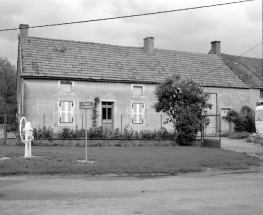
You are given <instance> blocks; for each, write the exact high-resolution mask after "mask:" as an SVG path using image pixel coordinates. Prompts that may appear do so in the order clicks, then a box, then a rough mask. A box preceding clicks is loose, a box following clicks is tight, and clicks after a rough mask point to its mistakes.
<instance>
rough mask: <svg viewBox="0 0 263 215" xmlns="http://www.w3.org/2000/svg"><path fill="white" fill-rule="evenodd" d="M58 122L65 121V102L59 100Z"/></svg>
mask: <svg viewBox="0 0 263 215" xmlns="http://www.w3.org/2000/svg"><path fill="white" fill-rule="evenodd" d="M60 122H66V102H65V101H61V102H60Z"/></svg>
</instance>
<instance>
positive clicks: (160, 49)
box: [28, 36, 213, 56]
mask: <svg viewBox="0 0 263 215" xmlns="http://www.w3.org/2000/svg"><path fill="white" fill-rule="evenodd" d="M28 38H29V39H30V38H35V39H42V40H52V41H64V42H74V43H82V44H96V45H105V46H111V47H123V48H143V46H123V45H112V44H108V43H95V42H86V41H79V40H65V39H55V38H45V37H34V36H29V37H28ZM154 50H159V51H169V52H176V53H178V52H179V53H189V54H199V55H204V56H208V55H209V56H213V55H211V54H206V53H200V52H189V51H179V50H171V49H162V48H154Z"/></svg>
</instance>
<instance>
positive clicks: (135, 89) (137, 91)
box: [132, 85, 144, 97]
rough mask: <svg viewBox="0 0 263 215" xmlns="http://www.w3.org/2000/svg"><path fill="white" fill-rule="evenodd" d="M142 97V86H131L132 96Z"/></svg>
mask: <svg viewBox="0 0 263 215" xmlns="http://www.w3.org/2000/svg"><path fill="white" fill-rule="evenodd" d="M143 95H144V86H143V85H132V96H135V97H140V96H143Z"/></svg>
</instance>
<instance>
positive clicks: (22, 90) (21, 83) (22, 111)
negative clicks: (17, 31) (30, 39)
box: [19, 38, 24, 116]
mask: <svg viewBox="0 0 263 215" xmlns="http://www.w3.org/2000/svg"><path fill="white" fill-rule="evenodd" d="M19 40H20V38H19ZM19 67H20V68H19V70H20V75H19V77H20V79H21V82H20V88H21V97H20V98H21V116H23V115H24V79H23V78H21V75H22V72H23V70H22V53H21V46H20V45H19Z"/></svg>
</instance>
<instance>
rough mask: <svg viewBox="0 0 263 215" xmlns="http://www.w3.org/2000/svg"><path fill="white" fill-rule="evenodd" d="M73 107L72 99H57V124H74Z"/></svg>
mask: <svg viewBox="0 0 263 215" xmlns="http://www.w3.org/2000/svg"><path fill="white" fill-rule="evenodd" d="M63 104H64V106H63ZM69 107H70V109H69ZM74 108H75V104H74V101H73V100H64V99H61V100H59V102H58V122H59V123H58V124H59V125H67V126H70V125H74V123H75V117H74ZM63 109H64V110H63ZM63 113H64V114H65V117H64V121H63V115H62V114H63Z"/></svg>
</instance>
